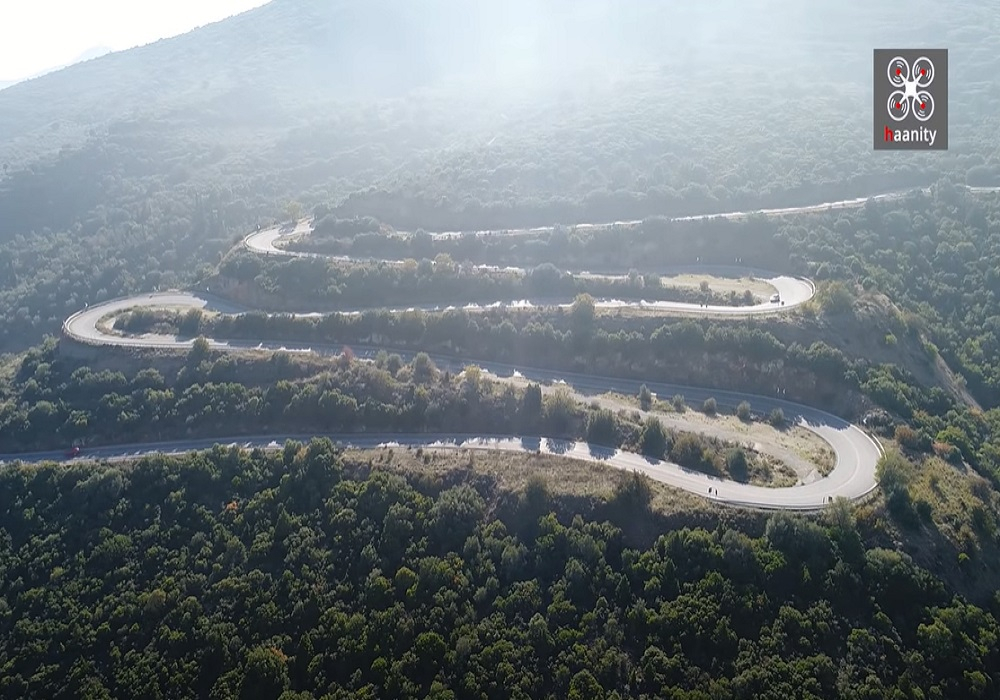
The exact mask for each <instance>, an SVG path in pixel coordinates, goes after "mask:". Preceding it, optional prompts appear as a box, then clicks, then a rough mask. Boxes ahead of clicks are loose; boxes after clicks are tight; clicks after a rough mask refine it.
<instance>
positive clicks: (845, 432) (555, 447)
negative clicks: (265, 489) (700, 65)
mask: <svg viewBox="0 0 1000 700" xmlns="http://www.w3.org/2000/svg"><path fill="white" fill-rule="evenodd" d="M967 190H968V191H969V192H972V193H995V192H998V191H1000V187H969V188H967ZM913 191H914V190H907V191H900V192H890V193H886V194H881V195H875V196H873V197H865V198H857V199H851V200H841V201H837V202H826V203H823V204H817V205H810V206H803V207H790V208H784V209H765V210H757V211H747V212H729V213H725V214H705V215H698V216H685V217H677V218H675V219H673V220H675V221H696V220H704V219H715V218H725V219H740V218H746V217H748V216H753V215H759V216H783V215H788V214H798V213H808V212H820V211H827V210H831V209H844V208H850V207H858V206H862V205H864V204H865V203H866V202H867V201H870V200H887V199H897V198H900V197H904V196H906V195H908V194H910V193H911V192H913ZM921 191H925V192H926V191H929V190H921ZM639 223H641V222H640V221H626V222H614V223H610V224H579V225H577V226H576V228H592V229H594V228H609V227H612V226H634V225H637V224H639ZM309 230H310V227H309V223H308V222H306V221H303V222H299V224H298V225H297V226H296V227H292V228H284V229H283V228H279V227H275V228H271V229H267V230H264V231H257V232H255V233H252V234H250V235H249V236H247V237H246V238H245V239H244V241H243V244H244V246H245V247H246V248H247V249H248V250H251V251H255V252H257V253H259V254H261V255H283V256H299V257H323V256H320V255H317V254H313V253H300V252H294V251H289V250H286V249H283V248H281V247H279V246H278V245H277V243H279V242H280V241H282V240H284V239H286V238H288V237H291V236H298V235H306V234H308V232H309ZM546 230H552V228H551V227H542V228H537V229H524V230H519V231H507V232H505V233H506V234H515V235H516V234H519V233H520V234H537V233H541V232H544V231H546ZM492 233H494V232H483V231H480V232H471V233H459V232H450V233H443V234H435V235H438V236H445V237H447V236H456V235H491V234H492ZM345 260H346V258H345ZM384 262H388V263H389V264H393V263H398V262H400V261H384ZM482 267H484V268H485V267H487V266H482ZM494 269H495V268H494ZM767 281H768V282H770V283H771V284H772V285H773V286H774V287H775V288H776V289H777V290H778V291H779V293H780V295H781V297H782V298H783V299H784V300H785V304H784V306H781V305H775V304H771V303H766V304H757V305H754V306H745V307H722V306H707V307H704V306H699V305H696V304H684V303H680V302H652V303H647V302H622V301H618V300H599V301H598V305H599V306H606V307H620V306H624V305H637V306H640V305H641V306H644V307H647V308H654V309H660V310H664V311H671V312H677V311H681V312H688V313H692V314H700V315H713V314H716V315H717V314H726V315H736V316H739V315H752V314H758V313H776V312H782V311H787V310H791V309H792V308H794V307H795V306H798V305H799V304H802V303H804V302H805V301H808V300H809V299H810V298H811V297H812V296H813V294H814V293H815V289H814V287H813V285H812V283H811V282H809V281H808V280H803V279H796V278H791V277H782V276H773V277H770V278H767ZM530 304H531V302H524V303H522V305H530ZM140 306H151V307H158V308H162V307H175V308H179V309H185V308H202V309H207V310H212V311H217V312H220V313H240V312H243V311H247V310H248V309H245V308H240V307H238V306H236V305H234V304H232V303H229V302H225V301H223V300H219V299H215V298H212V297H210V296H209V295H200V294H193V293H188V292H166V293H158V294H149V295H143V296H136V297H130V298H123V299H116V300H111V301H107V302H104V303H102V304H98V305H95V306H93V307H88V308H86V309H84V310H82V311H80V312H77V313H75V314H73V315H72V316H70V317H69V318H68V319H66V321H65V323H64V325H63V331H64V333H65V335H66V336H67V337H69V338H71V339H73V340H76V341H78V342H82V343H85V344H89V345H117V346H125V347H136V348H178V347H180V348H183V347H186V346H189V345H190V344H191V343H192V342H193V340H190V339H187V340H185V339H181V338H176V337H171V336H155V335H147V336H143V337H121V336H117V335H114V334H112V333H108V332H106V331H105V330H103V329H102V328H101V321H102V319H104V318H105V317H107V316H109V315H114V314H117V313H120V312H122V311H124V310H126V309H129V308H134V307H140ZM426 308H428V310H443V309H442V307H426ZM447 308H454V307H447ZM461 308H467V309H475V308H482V307H478V306H475V305H470V306H465V307H461ZM399 310H403V309H399ZM347 313H352V312H347ZM353 313H360V312H357V311H356V312H353ZM209 343H210V344H211V345H212V346H213V347H214V348H215V349H218V350H246V349H265V350H284V351H288V352H319V353H336V352H339V351H340V347H339V346H338V347H325V346H316V345H306V344H301V343H289V342H285V343H280V342H265V341H262V342H259V343H254V342H247V341H234V340H219V339H210V340H209ZM377 351H378V348H355V352H357V354H358V355H359V356H360V357H373V356H374V354H375V353H376V352H377ZM400 354H402V355H404V356H412V355H411V354H410V353H405V352H404V353H400ZM432 359H434V361H435V362H436V363H437V364H438V365H439V366H441V367H446V368H449V369H452V370H455V371H458V370H460V369H461V368H462V367H463V366H464V365H465V364H468V363H472V362H474V363H475V364H477V365H478V366H480V367H481V368H482V369H483V370H485V371H487V372H490V373H492V374H495V375H497V376H498V377H511V376H515V375H516V376H519V377H524V378H525V379H528V380H532V381H538V382H543V383H562V384H566V385H567V386H568V387H570V388H572V389H573V390H575V391H577V392H578V393H581V394H587V393H590V394H597V393H606V392H610V391H617V392H622V393H626V394H635V393H637V392H638V389H639V386H640V385H641V384H642V382H640V381H637V380H629V379H620V378H612V377H596V376H592V375H581V374H575V373H571V372H559V371H555V370H546V369H537V368H528V367H515V366H512V365H505V364H501V363H493V362H481V361H477V360H467V359H463V358H454V357H442V356H432ZM645 384H646V385H647V387H648V388H649V389H650V390H651V391H653V392H654V393H656V394H659V395H661V396H669V395H673V394H678V393H679V394H682V395H684V396H685V398H686V399H687V400H688V401H696V402H700V401H703V400H705V399H707V398H709V397H712V398H715V399H716V401H717V402H718V403H719V405H721V406H727V407H731V408H733V407H735V406H736V405H738V404H739V403H740V402H742V401H748V402H749V403H750V404H751V406H752V407H753V408H754V409H755V410H757V411H764V412H766V411H770V410H772V409H774V408H780V409H781V410H782V411H783V412H784V413H785V416H786V418H787V419H788V420H789V421H791V422H793V423H797V424H799V425H802V426H803V427H805V428H807V429H809V430H811V431H813V432H814V433H816V434H817V435H819V436H820V437H821V438H822V439H824V440H825V441H826V442H828V443H829V444H830V446H831V447H832V448H833V450H834V453H835V455H836V464H835V467H834V469H833V471H832V472H831V473H830V474H829V475H828V476H827V477H825V478H823V479H820V480H817V481H814V482H811V483H809V484H805V485H800V486H793V487H788V488H780V489H775V488H766V487H760V486H752V485H749V484H740V483H736V482H732V481H725V480H720V479H716V478H713V477H710V476H707V475H705V474H702V473H700V472H694V471H691V470H688V469H684V468H683V467H680V466H678V465H676V464H671V463H669V462H665V461H661V460H652V459H648V458H645V457H642V456H640V455H635V454H632V453H627V452H622V451H621V450H612V449H608V448H604V447H597V446H593V445H588V444H586V443H582V442H573V441H563V440H552V439H549V438H530V437H508V436H459V435H333V436H329V437H332V438H334V439H336V440H337V441H339V442H341V443H343V444H345V445H347V446H355V447H374V446H379V445H386V444H399V445H407V446H413V447H417V446H424V447H440V448H461V449H499V450H522V451H528V452H535V451H542V452H550V453H552V454H562V455H566V456H570V457H574V458H578V459H584V460H589V461H600V462H603V463H606V464H609V465H611V466H614V467H618V468H622V469H637V470H639V471H641V472H643V473H645V474H647V475H649V476H650V477H651V478H653V479H655V480H657V481H660V482H663V483H666V484H669V485H671V486H675V487H677V488H682V489H684V490H686V491H689V492H691V493H694V494H700V495H702V496H706V497H708V494H709V490H710V489H711V490H712V491H713V492H714V493H713V495H712V496H711V498H715V499H717V500H719V501H722V502H725V503H729V504H734V505H741V506H747V507H757V508H773V509H790V510H810V509H816V508H821V507H823V506H824V504H826V503H828V502H829V501H830V500H832V499H833V498H835V497H839V496H843V497H846V498H849V499H857V498H861V497H863V496H865V495H867V494H868V493H870V492H871V491H872V490H874V488H875V487H876V478H875V466H876V464H877V462H878V460H879V458H880V457H881V455H882V454H883V452H882V448H881V446H880V445H879V444H878V443H877V442H876V441H875V440H874V439H872V438H871V437H870V436H869V435H868V434H866V433H865V432H864V431H863V430H861V429H860V428H858V427H857V426H855V425H852V424H850V423H848V422H847V421H844V420H842V419H840V418H838V417H836V416H833V415H831V414H829V413H827V412H825V411H822V410H820V409H817V408H812V407H808V406H803V405H800V404H795V403H792V402H789V401H784V400H782V399H778V398H774V397H766V396H756V395H751V394H744V393H741V392H733V391H723V390H716V389H705V388H699V387H687V386H676V385H670V384H659V383H653V382H645ZM692 429H693V430H697V428H696V427H694V426H693V427H692ZM295 437H296V436H284V435H280V436H253V437H240V438H212V439H208V440H200V441H180V442H173V443H156V444H144V445H131V446H118V447H104V448H95V449H91V450H89V451H88V455H89V457H90V458H93V459H111V460H115V459H132V458H135V457H137V456H141V455H143V454H154V453H177V452H185V451H190V450H193V449H204V448H207V447H210V446H211V445H213V444H215V443H219V442H223V443H226V442H229V443H232V444H239V445H245V446H248V447H255V446H256V447H274V446H275V445H277V444H278V443H280V442H283V441H284V440H285V439H286V438H295ZM306 437H310V436H299V439H303V438H306ZM61 458H62V454H61V453H58V452H49V453H33V454H25V455H6V456H2V455H0V461H11V460H21V461H42V460H52V459H61Z"/></svg>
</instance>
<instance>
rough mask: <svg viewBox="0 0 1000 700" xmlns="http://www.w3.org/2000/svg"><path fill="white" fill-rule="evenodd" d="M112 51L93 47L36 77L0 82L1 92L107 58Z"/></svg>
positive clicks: (105, 47)
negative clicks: (78, 65)
mask: <svg viewBox="0 0 1000 700" xmlns="http://www.w3.org/2000/svg"><path fill="white" fill-rule="evenodd" d="M111 52H112V49H110V48H108V47H107V46H92V47H90V48H89V49H87V50H86V51H84V52H83V53H81V54H80V55H79V56H77V57H76V58H74V59H73V60H72V61H70V62H69V63H64V64H62V65H59V66H53V67H52V68H46V69H45V70H43V71H39V72H37V73H35V74H34V75H29V76H28V77H27V78H21V79H20V80H0V90H3V89H4V88H8V87H10V86H11V85H17V84H18V83H23V82H24V81H26V80H34V79H35V78H40V77H42V76H43V75H48V74H49V73H55V72H56V71H60V70H63V69H64V68H69V67H70V66H75V65H76V64H77V63H83V62H84V61H90V60H93V59H95V58H100V57H101V56H106V55H107V54H109V53H111Z"/></svg>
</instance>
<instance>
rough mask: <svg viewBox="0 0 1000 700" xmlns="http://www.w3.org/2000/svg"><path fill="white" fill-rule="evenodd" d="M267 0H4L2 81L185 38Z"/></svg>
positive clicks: (0, 11)
mask: <svg viewBox="0 0 1000 700" xmlns="http://www.w3.org/2000/svg"><path fill="white" fill-rule="evenodd" d="M266 3H267V0H0V80H20V79H22V78H27V77H28V76H30V75H34V74H35V73H40V72H41V71H44V70H46V69H48V68H53V67H55V66H60V65H63V64H65V63H69V62H71V61H73V60H74V59H76V57H77V56H79V55H80V54H82V53H83V52H84V51H87V50H88V49H91V48H94V47H98V46H106V47H108V48H109V49H112V50H114V51H120V50H122V49H130V48H132V47H133V46H141V45H143V44H148V43H150V42H153V41H156V40H157V39H163V38H166V37H170V36H176V35H178V34H183V33H184V32H187V31H189V30H191V29H194V28H195V27H199V26H201V25H203V24H208V23H210V22H215V21H217V20H220V19H224V18H225V17H230V16H232V15H235V14H239V13H240V12H243V11H245V10H249V9H251V8H254V7H259V6H261V5H264V4H266Z"/></svg>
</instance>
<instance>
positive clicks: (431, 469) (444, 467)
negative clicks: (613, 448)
mask: <svg viewBox="0 0 1000 700" xmlns="http://www.w3.org/2000/svg"><path fill="white" fill-rule="evenodd" d="M344 460H345V462H347V463H348V464H366V463H368V461H369V460H371V464H372V467H373V468H375V469H389V470H392V471H395V472H398V473H400V474H403V475H406V474H421V475H432V476H438V477H445V476H447V475H449V474H453V473H457V472H463V471H466V470H468V469H469V468H470V466H471V469H472V471H473V472H474V473H476V474H478V475H482V476H487V477H489V478H490V479H492V480H494V481H495V483H496V484H497V487H498V488H500V489H501V490H504V491H510V492H513V493H523V492H524V489H525V486H527V483H528V478H529V477H531V476H532V475H535V474H541V475H542V476H544V477H545V479H546V483H547V485H548V489H549V492H550V493H551V494H552V495H553V496H557V497H558V496H571V497H581V498H600V499H609V498H611V495H612V493H613V492H614V488H615V486H616V485H617V484H618V483H619V481H621V479H622V478H623V477H624V476H626V474H627V472H625V471H623V470H621V469H616V468H614V467H611V466H607V465H604V464H597V463H591V462H585V461H582V460H578V459H572V458H568V457H559V456H556V455H549V454H540V455H537V454H531V453H517V452H503V451H499V450H498V451H490V450H463V449H447V448H434V449H427V448H409V449H408V448H405V447H391V448H389V447H385V448H379V449H375V450H346V451H345V452H344ZM649 484H650V489H651V491H652V501H651V504H650V505H651V508H652V509H653V510H654V511H655V512H659V513H663V514H673V513H679V512H692V511H707V510H711V509H713V508H717V506H714V505H713V504H711V503H710V502H709V501H708V500H707V499H705V498H701V497H700V496H696V495H694V494H691V493H688V492H687V491H683V490H681V489H675V488H671V487H669V486H667V485H666V484H661V483H660V482H657V481H653V480H651V479H650V480H649Z"/></svg>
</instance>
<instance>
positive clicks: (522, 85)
mask: <svg viewBox="0 0 1000 700" xmlns="http://www.w3.org/2000/svg"><path fill="white" fill-rule="evenodd" d="M894 4H895V5H899V3H871V2H861V1H860V0H851V1H849V2H845V3H823V4H821V5H817V6H815V7H813V6H809V7H808V8H807V7H805V6H803V5H801V4H800V3H796V2H794V1H793V0H747V1H745V2H741V1H739V0H720V2H717V3H711V4H706V5H704V6H702V5H698V4H696V3H691V4H675V3H670V4H668V3H660V2H656V1H654V0H637V1H636V2H630V3H619V2H613V1H612V0H549V1H547V2H535V1H534V0H531V1H529V0H505V1H504V2H500V1H494V0H486V1H483V2H475V3H469V2H466V1H465V0H425V1H422V2H419V3H414V2H407V1H405V0H364V1H361V0H273V2H271V3H269V4H267V5H264V6H262V7H260V8H257V9H255V10H251V11H249V12H246V13H244V14H242V15H239V16H236V17H233V18H230V19H228V20H224V21H222V22H218V23H215V24H212V25H208V26H206V27H202V28H200V29H197V30H195V31H192V32H190V33H188V34H185V35H182V36H179V37H175V38H172V39H167V40H163V41H159V42H156V43H154V44H151V45H148V46H144V47H140V48H136V49H133V50H130V51H124V52H119V53H115V54H112V55H109V56H103V57H101V58H98V59H97V60H90V61H87V62H85V63H82V64H79V65H75V66H72V67H70V68H68V69H65V70H61V71H58V72H56V73H53V74H48V75H45V76H43V77H42V78H38V79H35V80H29V81H26V82H24V83H20V84H18V85H15V86H12V87H10V88H8V89H6V90H4V91H3V93H2V94H0V159H7V160H11V159H13V160H17V161H21V160H25V159H27V160H30V159H31V157H32V156H33V155H34V154H37V153H38V152H39V151H40V150H42V151H44V150H54V149H56V148H58V147H60V146H61V145H64V144H66V143H73V142H77V141H78V140H79V138H80V137H81V135H82V134H84V133H85V132H86V131H87V130H88V129H89V128H92V127H94V126H96V125H101V124H106V123H108V122H109V121H114V120H118V119H122V118H132V117H135V116H137V115H146V116H154V115H163V114H170V115H175V116H176V115H177V114H178V113H180V112H182V111H187V112H186V116H185V118H186V119H187V120H188V121H189V122H190V121H192V120H193V121H195V122H204V123H206V124H209V125H211V124H215V125H218V124H219V123H228V124H233V123H237V124H244V123H251V124H261V123H267V124H270V125H280V126H290V125H293V124H294V123H296V119H295V118H293V117H297V116H301V115H303V114H310V113H312V112H311V110H313V109H315V106H316V105H317V104H324V103H331V102H333V103H343V102H344V101H345V100H356V99H367V100H371V99H389V98H396V97H400V96H402V95H405V94H408V93H410V92H411V91H413V90H416V89H421V88H428V87H432V86H434V87H441V86H452V87H456V88H457V86H462V87H461V89H462V90H465V91H468V90H470V89H471V90H477V89H478V90H481V91H482V92H483V93H484V94H490V93H491V89H492V88H494V87H495V86H504V87H505V88H507V89H508V90H509V91H510V92H511V94H512V95H515V96H521V97H523V96H524V95H525V94H528V93H529V92H530V91H532V90H549V89H553V90H554V89H556V88H558V89H560V90H566V89H576V88H586V87H587V86H588V85H589V84H590V82H591V81H592V80H593V79H594V78H595V76H597V77H599V78H600V79H601V80H604V79H605V78H606V77H608V76H611V77H628V76H629V75H630V73H631V71H632V69H633V67H634V66H635V65H637V64H645V65H658V66H662V67H663V69H664V70H665V71H667V72H668V73H670V74H675V75H677V76H678V79H679V81H681V82H684V81H685V80H687V79H690V76H694V75H699V74H705V75H709V76H711V75H714V76H721V75H724V74H726V73H728V72H731V71H733V70H734V69H736V71H737V72H739V71H740V70H743V69H745V68H747V67H748V66H753V67H754V68H755V73H754V74H753V75H756V76H757V77H758V78H759V79H761V80H766V79H767V78H768V76H769V75H771V74H773V73H775V72H776V71H784V72H789V71H790V72H791V73H792V74H793V75H799V76H801V82H802V85H801V86H794V85H793V86H789V88H790V89H792V90H793V91H797V90H796V88H799V89H801V90H804V89H806V87H807V85H808V82H809V81H824V82H825V83H827V84H829V83H844V82H848V83H855V84H857V85H859V86H861V87H862V88H864V86H865V85H867V84H869V81H870V71H871V66H870V51H871V48H873V47H874V46H879V45H883V44H886V43H888V44H893V43H896V44H898V43H904V44H905V43H907V42H909V43H916V44H918V45H919V44H921V43H923V44H925V45H926V44H928V43H929V44H932V45H941V44H945V45H946V44H948V43H952V44H955V43H956V42H961V44H962V46H963V47H964V49H963V50H964V52H965V53H964V54H962V56H963V57H964V58H966V59H968V62H969V65H968V66H965V65H963V63H962V62H960V61H956V65H955V67H954V72H955V73H957V74H959V75H965V74H968V75H969V76H975V78H974V79H975V81H976V83H977V84H979V85H983V86H985V85H986V83H985V82H984V81H983V78H982V75H983V73H982V71H981V70H980V68H981V66H982V65H983V64H984V62H988V63H992V61H993V60H995V54H993V53H991V51H992V49H991V45H992V44H991V42H990V41H988V40H987V37H988V36H990V35H991V30H990V28H989V27H990V26H991V25H990V23H991V22H994V23H995V19H993V18H992V15H991V14H990V13H989V12H988V11H986V10H985V9H984V8H982V7H981V6H980V5H979V4H978V3H975V2H972V1H971V0H959V1H958V2H955V3H951V4H949V6H948V8H947V10H944V9H941V8H939V7H938V6H937V5H935V4H934V3H932V2H930V0H913V2H910V3H906V4H905V6H906V7H907V10H908V11H907V17H908V18H909V19H908V21H907V22H905V23H902V24H901V23H899V22H898V21H896V13H897V10H898V7H893V6H892V5H894ZM994 14H995V13H994ZM942 23H947V24H946V25H945V26H948V27H952V28H953V29H949V30H948V31H947V32H942V30H941V27H942ZM992 35H995V33H992ZM973 69H974V70H973ZM970 80H972V78H971V77H970ZM740 82H742V83H743V85H742V86H741V85H739V84H734V85H733V88H734V89H736V88H740V89H748V90H750V91H751V92H752V91H753V85H752V82H751V83H750V84H747V81H746V80H745V79H741V81H740ZM961 87H962V85H961V84H960V83H958V82H956V83H955V84H954V88H955V89H960V88H961ZM868 89H870V88H868ZM719 99H725V98H724V96H720V97H719ZM858 107H859V108H866V107H867V105H866V104H865V103H864V100H863V99H862V100H860V101H859V104H858ZM53 134H56V138H53Z"/></svg>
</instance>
